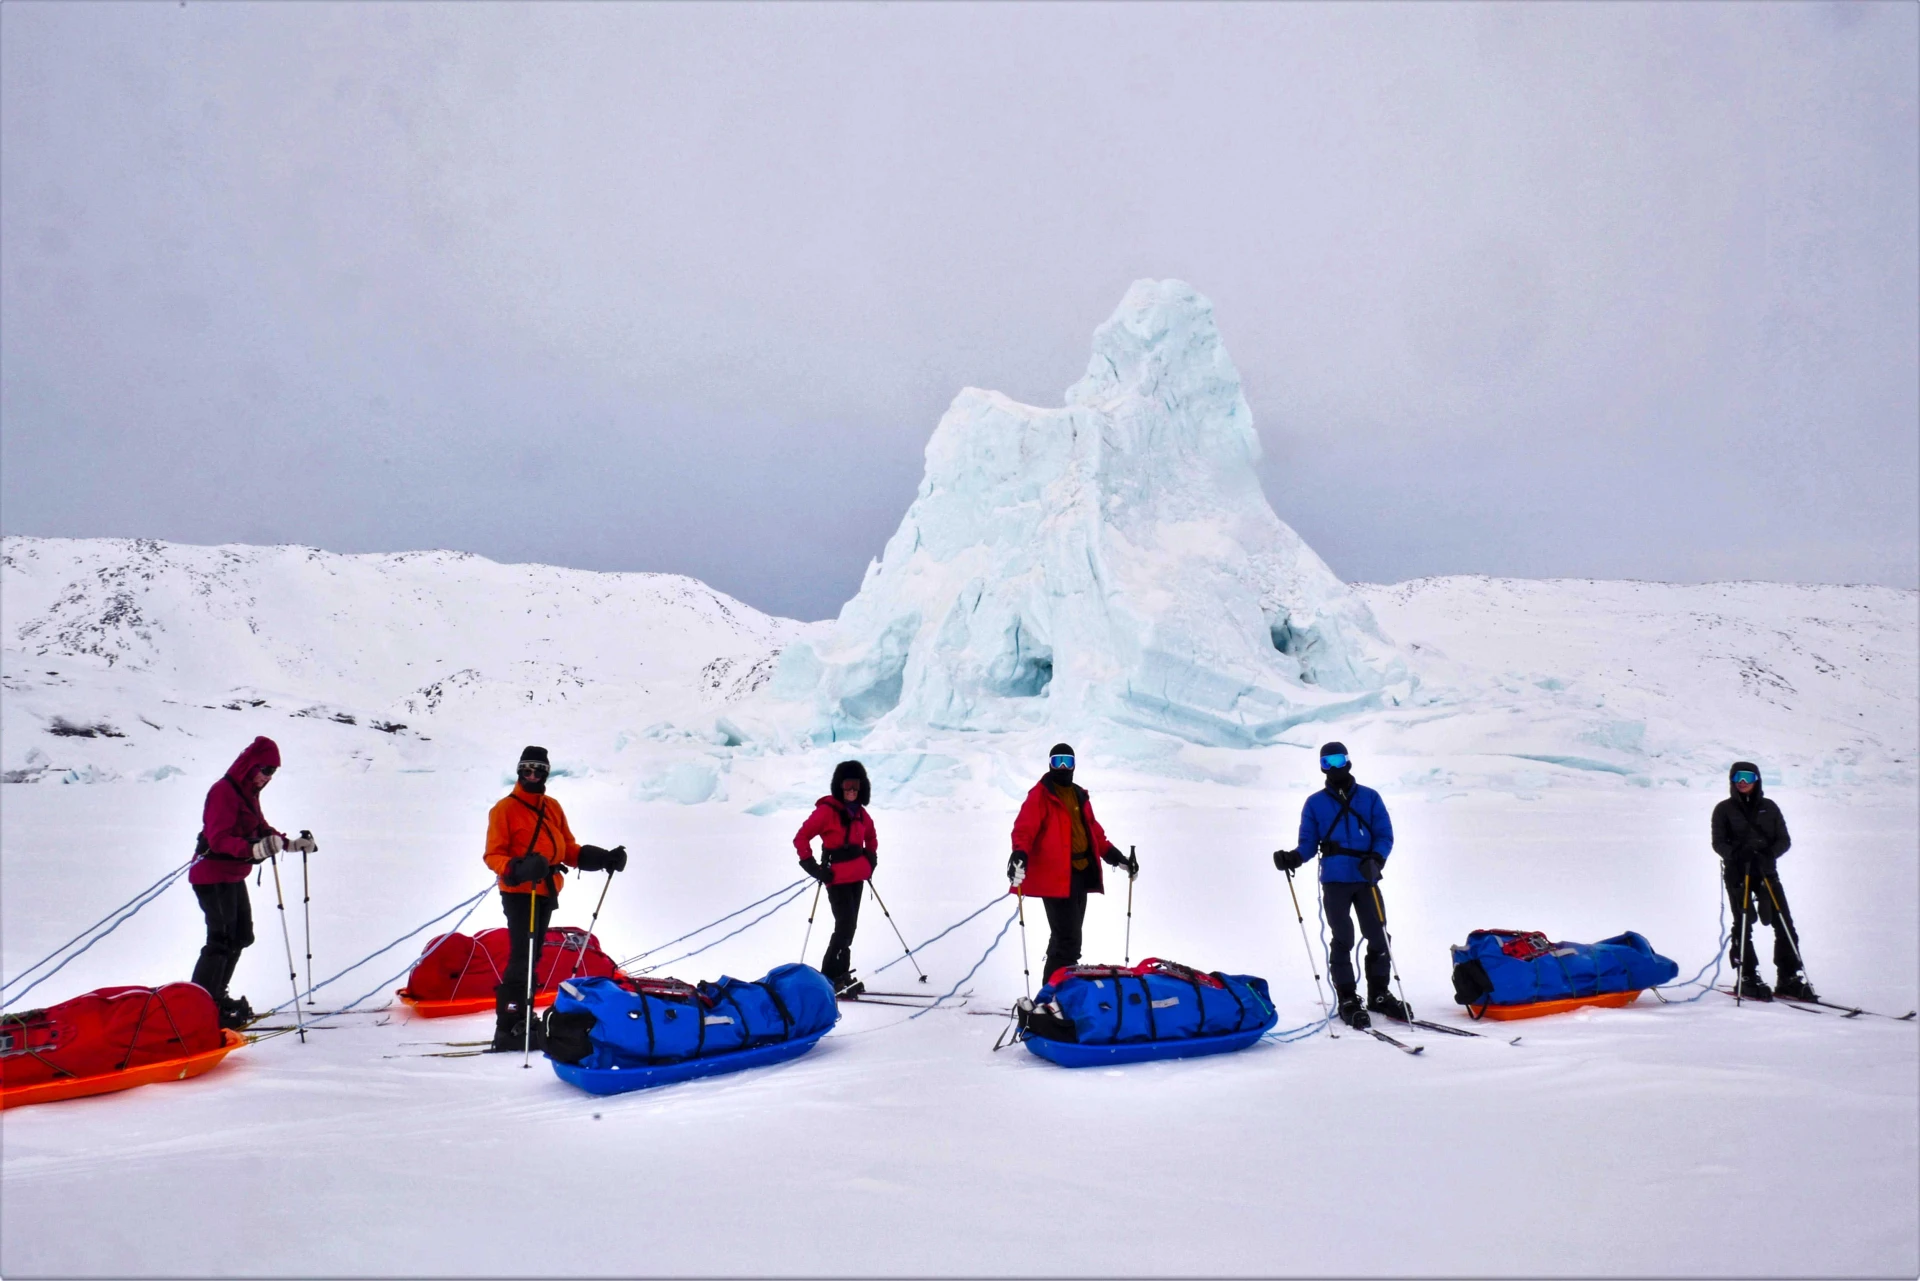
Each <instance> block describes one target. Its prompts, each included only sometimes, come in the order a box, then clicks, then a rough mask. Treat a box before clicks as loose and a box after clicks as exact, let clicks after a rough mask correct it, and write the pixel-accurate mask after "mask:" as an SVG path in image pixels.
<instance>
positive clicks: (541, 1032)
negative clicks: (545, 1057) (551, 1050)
mask: <svg viewBox="0 0 1920 1281" xmlns="http://www.w3.org/2000/svg"><path fill="white" fill-rule="evenodd" d="M546 1048H547V1029H546V1025H545V1023H544V1021H543V1020H542V1019H541V1018H540V1015H539V1013H538V1012H536V1013H535V1014H534V1015H533V1030H532V1036H531V1039H529V1036H528V1030H527V1015H526V1010H525V1007H524V1006H522V1005H521V1003H520V1002H519V1001H511V1000H503V1001H501V1002H500V1003H499V1004H498V1005H496V1006H495V1007H494V1014H493V1044H491V1045H489V1046H488V1047H487V1050H488V1052H489V1053H495V1054H504V1053H508V1052H510V1051H513V1050H522V1049H534V1050H544V1049H546Z"/></svg>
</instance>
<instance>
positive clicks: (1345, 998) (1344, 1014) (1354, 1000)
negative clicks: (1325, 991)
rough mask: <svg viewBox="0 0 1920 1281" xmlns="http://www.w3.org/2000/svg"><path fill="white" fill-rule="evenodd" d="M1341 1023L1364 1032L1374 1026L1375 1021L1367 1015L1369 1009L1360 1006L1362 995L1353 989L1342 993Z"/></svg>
mask: <svg viewBox="0 0 1920 1281" xmlns="http://www.w3.org/2000/svg"><path fill="white" fill-rule="evenodd" d="M1339 1014H1340V1021H1341V1022H1342V1023H1345V1024H1346V1025H1347V1026H1348V1027H1350V1028H1356V1029H1359V1030H1362V1031H1364V1030H1365V1029H1367V1028H1370V1027H1372V1026H1373V1020H1372V1019H1371V1018H1369V1017H1368V1015H1367V1007H1366V1006H1364V1005H1362V1004H1360V994H1359V993H1358V992H1355V991H1354V990H1353V989H1352V988H1347V989H1345V990H1343V991H1342V992H1341V993H1340V1009H1339Z"/></svg>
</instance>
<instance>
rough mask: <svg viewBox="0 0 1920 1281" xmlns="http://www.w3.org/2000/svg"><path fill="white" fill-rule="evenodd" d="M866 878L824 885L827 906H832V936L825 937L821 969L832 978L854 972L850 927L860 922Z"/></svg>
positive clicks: (838, 977)
mask: <svg viewBox="0 0 1920 1281" xmlns="http://www.w3.org/2000/svg"><path fill="white" fill-rule="evenodd" d="M866 888H867V883H866V882H865V881H848V882H847V883H846V884H845V885H829V886H827V906H829V907H831V908H832V909H833V937H832V938H830V939H828V940H827V956H826V959H825V960H823V961H821V962H820V972H821V973H822V974H825V975H826V976H827V977H828V978H830V979H833V980H834V981H835V986H838V984H839V980H841V979H844V978H846V977H847V975H849V974H851V973H853V931H854V929H855V927H857V926H858V925H859V924H860V895H861V892H862V891H864V890H865V889H866Z"/></svg>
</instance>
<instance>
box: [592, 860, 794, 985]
mask: <svg viewBox="0 0 1920 1281" xmlns="http://www.w3.org/2000/svg"><path fill="white" fill-rule="evenodd" d="M812 879H813V878H812V877H809V876H803V877H801V878H800V879H799V880H797V881H789V882H787V883H786V884H785V885H782V886H781V887H780V888H779V889H777V890H775V891H774V892H773V893H771V894H768V895H766V896H765V897H764V898H757V899H755V900H753V902H751V903H749V904H747V905H746V906H745V907H739V908H735V909H734V910H733V911H731V912H728V913H727V914H726V915H725V916H723V917H721V918H720V919H719V920H717V921H708V922H707V923H706V924H705V925H702V926H701V927H700V928H699V929H697V930H688V931H687V932H686V933H685V934H682V935H681V936H680V937H679V938H672V939H668V940H667V941H666V942H664V943H657V944H655V945H654V946H652V947H650V948H648V949H647V950H646V951H644V952H641V953H639V954H637V955H635V956H629V957H628V958H627V959H626V960H624V961H622V962H620V965H619V968H620V969H622V970H624V969H626V968H627V967H628V966H629V965H632V964H633V963H634V962H635V961H644V960H646V959H647V958H648V957H649V956H652V955H653V954H654V953H655V952H664V951H665V950H666V949H668V948H670V947H672V946H673V945H674V944H675V943H684V942H686V941H687V940H688V939H690V938H692V937H693V936H694V935H696V934H704V933H706V932H707V931H708V930H710V929H712V928H713V927H714V926H716V925H724V924H726V923H727V922H728V921H731V920H732V919H733V918H734V917H736V916H739V915H740V914H741V913H743V912H751V911H752V910H753V909H754V908H756V907H759V906H760V905H761V904H762V903H764V902H766V901H767V900H768V899H775V898H779V897H780V896H781V895H782V894H785V893H786V892H787V891H788V890H790V889H793V888H794V887H795V886H802V887H804V886H805V885H806V883H807V882H808V881H810V880H812ZM781 906H782V907H785V906H786V904H784V903H782V904H781ZM728 937H729V938H731V937H732V935H729V936H728ZM709 946H711V945H709ZM688 955H689V956H691V955H692V953H688ZM675 959H676V960H678V959H681V958H677V957H676V958H675ZM663 964H667V965H671V964H673V962H672V961H667V962H663ZM647 968H648V969H649V970H655V969H659V968H660V967H659V966H657V965H654V966H648V967H647ZM642 972H643V973H644V972H645V971H642Z"/></svg>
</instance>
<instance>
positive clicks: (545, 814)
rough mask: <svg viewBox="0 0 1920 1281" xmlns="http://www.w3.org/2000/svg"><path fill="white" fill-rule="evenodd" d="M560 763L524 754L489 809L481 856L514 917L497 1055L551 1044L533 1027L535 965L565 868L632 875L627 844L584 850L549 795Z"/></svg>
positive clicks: (497, 1023)
mask: <svg viewBox="0 0 1920 1281" xmlns="http://www.w3.org/2000/svg"><path fill="white" fill-rule="evenodd" d="M551 769H552V766H551V763H550V762H549V760H548V758H547V749H546V748H544V747H526V748H522V749H521V751H520V760H519V763H518V764H517V765H516V766H515V767H514V775H515V782H514V787H513V790H512V791H511V792H509V793H507V795H506V796H504V797H502V798H501V799H500V800H498V801H496V802H494V806H493V808H492V809H491V810H489V811H488V812H487V849H486V853H484V854H483V855H481V858H482V860H483V861H484V862H485V863H486V865H487V868H488V870H490V871H492V872H495V873H497V874H498V875H499V878H500V906H501V908H502V910H503V911H504V912H505V913H506V918H507V934H508V937H509V938H510V939H512V945H511V946H510V947H509V948H508V949H507V968H506V972H505V973H504V974H503V975H501V981H500V983H499V985H498V986H496V987H495V988H494V989H493V1012H494V1026H493V1045H492V1048H493V1049H495V1050H518V1049H520V1048H522V1047H523V1046H528V1047H531V1048H532V1049H536V1050H537V1049H539V1048H540V1047H541V1046H542V1045H543V1044H544V1043H545V1037H544V1036H543V1035H542V1030H541V1026H540V1020H538V1019H534V1020H533V1024H532V1027H531V1028H529V1027H528V1026H527V1017H528V1011H527V991H528V984H527V975H528V967H529V966H531V967H532V972H533V973H534V974H535V975H538V974H539V972H540V953H541V951H542V950H543V948H544V947H545V945H546V941H547V923H548V922H549V921H551V920H552V919H553V909H554V907H555V905H557V904H558V903H559V901H560V887H561V886H562V885H564V884H566V874H565V873H564V872H563V871H562V869H563V868H569V867H574V868H578V869H579V870H581V871H583V872H624V871H626V870H627V847H626V846H624V845H616V846H615V847H614V848H612V849H610V850H606V849H601V848H600V847H599V846H598V845H582V844H580V842H578V841H576V840H574V839H573V829H572V828H570V827H568V826H567V812H566V811H565V810H563V809H561V808H560V802H559V801H557V800H555V799H554V798H553V797H551V796H548V795H547V775H548V773H549V772H550V771H551Z"/></svg>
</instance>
